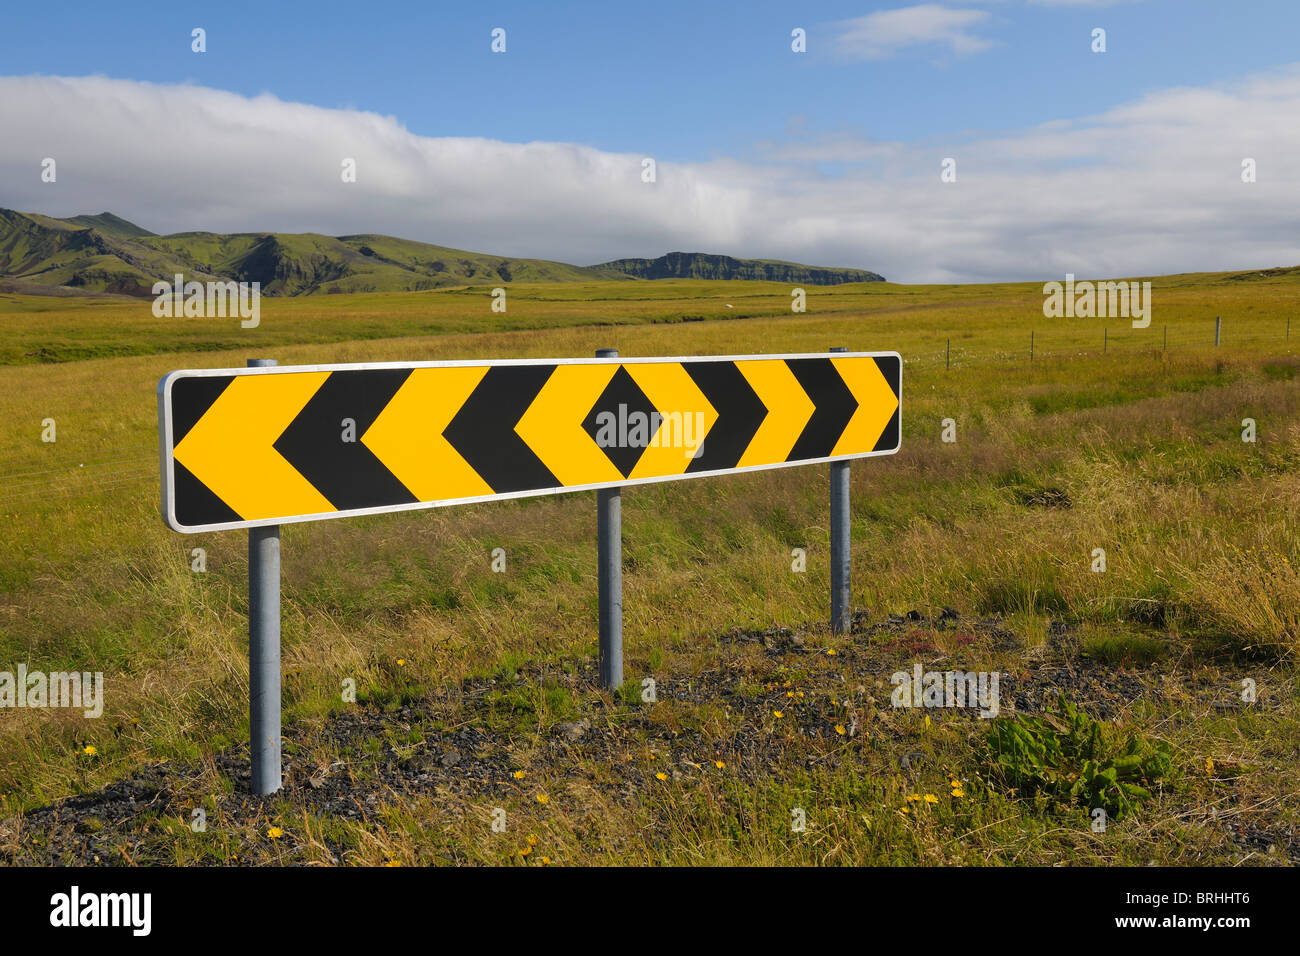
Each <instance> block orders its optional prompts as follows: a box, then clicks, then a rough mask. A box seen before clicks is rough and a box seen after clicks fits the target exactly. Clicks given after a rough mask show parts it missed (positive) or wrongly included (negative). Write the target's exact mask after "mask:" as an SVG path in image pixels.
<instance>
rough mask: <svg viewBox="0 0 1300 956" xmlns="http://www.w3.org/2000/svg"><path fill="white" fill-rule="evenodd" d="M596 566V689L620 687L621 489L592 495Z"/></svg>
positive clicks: (607, 352)
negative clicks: (594, 506)
mask: <svg viewBox="0 0 1300 956" xmlns="http://www.w3.org/2000/svg"><path fill="white" fill-rule="evenodd" d="M596 357H597V358H617V357H618V349H596ZM596 530H597V537H598V541H597V546H596V550H597V562H598V564H599V582H600V583H599V585H598V587H599V590H600V597H599V605H600V686H601V687H603V688H605V689H606V690H611V691H612V690H617V689H618V688H620V687H622V686H623V489H622V488H602V489H601V490H599V491H597V492H596Z"/></svg>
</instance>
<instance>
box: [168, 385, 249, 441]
mask: <svg viewBox="0 0 1300 956" xmlns="http://www.w3.org/2000/svg"><path fill="white" fill-rule="evenodd" d="M234 380H235V376H233V375H195V376H194V377H192V378H178V379H176V380H175V381H174V382H172V406H171V407H172V447H173V448H175V447H176V446H177V445H179V444H180V443H181V439H182V438H184V437H185V436H186V435H188V434H189V431H190V429H191V428H193V427H194V425H195V423H197V422H198V420H199V419H200V418H202V417H203V415H204V413H205V412H206V411H207V410H208V409H209V408H211V407H212V403H213V402H215V401H216V400H217V399H218V398H220V397H221V393H222V392H224V391H225V390H226V386H228V385H229V384H230V383H231V382H233V381H234Z"/></svg>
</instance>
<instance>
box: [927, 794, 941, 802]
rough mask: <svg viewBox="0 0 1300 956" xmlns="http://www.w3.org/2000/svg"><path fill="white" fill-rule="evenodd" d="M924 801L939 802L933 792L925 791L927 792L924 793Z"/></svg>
mask: <svg viewBox="0 0 1300 956" xmlns="http://www.w3.org/2000/svg"><path fill="white" fill-rule="evenodd" d="M925 802H926V803H938V802H939V798H938V797H936V796H935V795H934V794H932V793H927V794H926V795H925Z"/></svg>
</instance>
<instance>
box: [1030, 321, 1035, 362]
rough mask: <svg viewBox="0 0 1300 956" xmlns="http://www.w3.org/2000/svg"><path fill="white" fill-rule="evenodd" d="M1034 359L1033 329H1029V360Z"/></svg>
mask: <svg viewBox="0 0 1300 956" xmlns="http://www.w3.org/2000/svg"><path fill="white" fill-rule="evenodd" d="M1033 360H1034V330H1033V329H1030V330H1029V361H1030V362H1032V361H1033Z"/></svg>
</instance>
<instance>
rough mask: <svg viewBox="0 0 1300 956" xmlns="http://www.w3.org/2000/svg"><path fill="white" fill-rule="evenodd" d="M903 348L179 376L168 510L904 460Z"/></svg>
mask: <svg viewBox="0 0 1300 956" xmlns="http://www.w3.org/2000/svg"><path fill="white" fill-rule="evenodd" d="M901 380H902V362H901V360H900V359H899V356H898V354H897V353H894V352H886V353H861V352H859V353H852V352H844V353H835V354H831V355H827V354H818V355H777V356H732V357H726V358H673V359H657V358H647V359H624V358H610V359H559V360H545V361H541V360H538V361H534V360H520V361H499V362H426V363H413V364H407V365H391V364H379V365H335V366H298V367H293V366H284V367H269V368H247V369H213V370H202V371H197V370H191V371H179V372H172V373H171V374H169V375H167V376H166V377H164V378H163V380H162V382H160V383H159V386H158V423H159V440H160V445H161V459H162V498H163V513H164V515H165V517H166V521H167V524H168V525H169V526H170V527H172V528H173V529H175V530H176V531H182V532H196V531H215V530H221V529H226V528H245V527H254V526H257V525H268V524H280V523H284V522H290V521H311V520H317V519H321V518H338V517H343V516H345V515H356V514H374V513H378V512H383V511H401V510H406V509H414V508H428V507H435V506H439V505H449V504H462V503H466V502H471V501H487V500H493V499H498V498H516V497H523V496H526V495H537V494H548V493H554V492H561V491H572V490H578V489H591V488H608V487H614V486H618V485H629V484H637V483H640V482H649V481H667V480H672V479H676V478H691V477H697V476H703V475H717V474H724V473H729V472H737V471H746V470H750V469H760V468H776V467H782V466H786V465H797V464H810V463H814V462H822V461H832V460H838V459H844V458H856V457H862V456H866V455H887V454H891V453H893V452H895V451H897V450H898V445H899V423H900V404H899V396H900V388H901V384H902V382H901Z"/></svg>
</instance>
